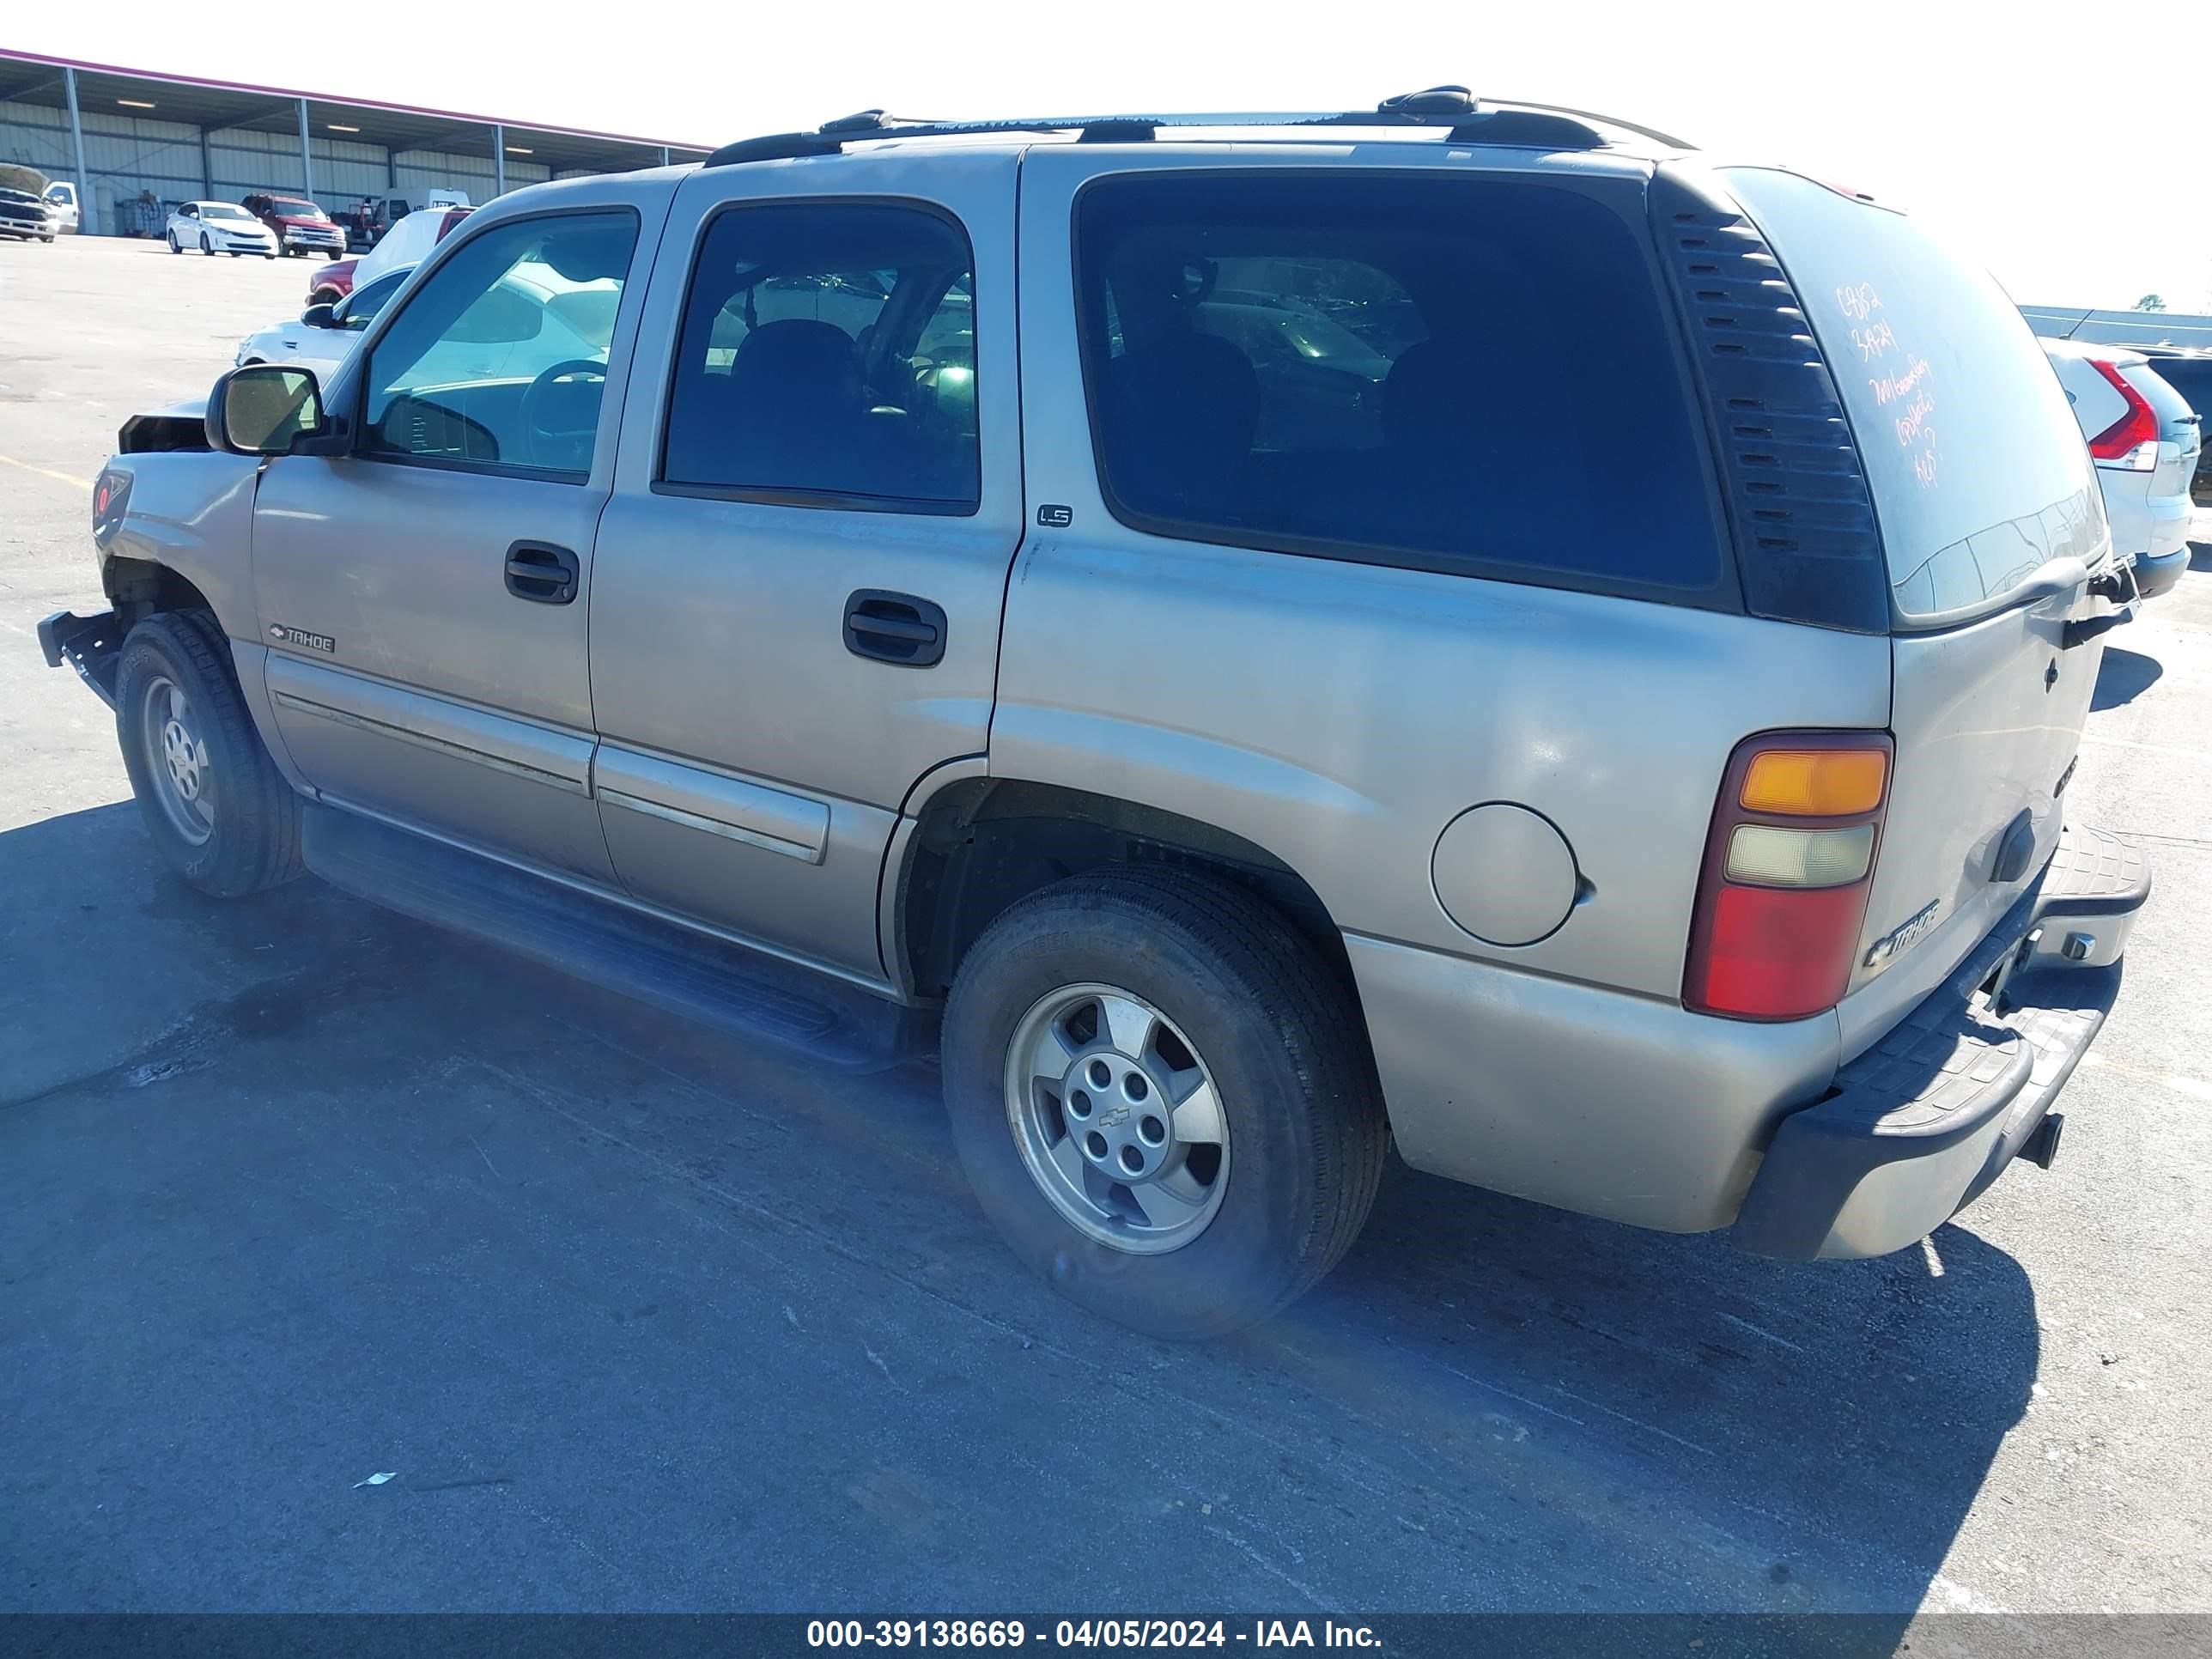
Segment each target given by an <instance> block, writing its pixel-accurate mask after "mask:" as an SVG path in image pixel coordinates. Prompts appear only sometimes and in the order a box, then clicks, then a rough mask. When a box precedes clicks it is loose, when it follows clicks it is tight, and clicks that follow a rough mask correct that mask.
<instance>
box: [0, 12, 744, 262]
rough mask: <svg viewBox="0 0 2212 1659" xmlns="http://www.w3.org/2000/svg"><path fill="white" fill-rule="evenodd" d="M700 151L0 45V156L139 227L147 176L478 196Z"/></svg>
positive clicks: (178, 183) (118, 227)
mask: <svg viewBox="0 0 2212 1659" xmlns="http://www.w3.org/2000/svg"><path fill="white" fill-rule="evenodd" d="M706 154H707V148H706V147H705V146H702V145H696V144H672V143H664V142H662V141H661V140H659V139H657V138H627V137H620V136H618V135H617V134H614V133H605V132H583V131H576V130H574V129H573V128H567V127H549V126H544V125H537V124H535V123H532V122H526V121H501V120H498V119H495V118H492V117H489V116H481V115H456V114H453V113H450V112H445V111H441V110H428V109H414V108H410V107H409V106H405V105H402V104H385V103H376V102H373V101H370V100H364V99H359V98H331V97H325V96H323V95H322V94H319V93H312V92H294V91H288V90H285V89H283V88H276V87H256V86H246V85H241V84H234V83H232V82H222V81H203V80H196V79H193V78H191V77H190V76H179V75H157V74H155V73H152V72H150V71H148V70H126V69H117V68H115V67H113V66H112V65H110V64H83V63H75V62H72V61H70V60H69V59H67V58H44V57H40V56H37V55H36V54H33V53H30V52H0V161H20V162H22V163H24V164H26V165H27V166H30V167H36V168H37V169H38V170H39V171H40V172H41V173H45V174H46V176H47V177H48V178H49V179H70V180H74V181H75V182H76V188H77V197H78V199H79V200H80V201H81V202H82V204H83V212H84V222H83V224H82V229H84V230H85V231H87V232H91V233H95V234H106V235H117V234H137V233H139V232H141V231H142V230H143V229H144V226H143V222H142V217H141V215H140V212H139V210H138V209H137V206H136V204H137V203H138V202H139V200H140V197H141V194H142V192H150V193H151V194H152V195H153V197H154V198H155V200H156V201H157V202H158V203H160V204H161V211H162V213H163V214H164V215H166V213H167V209H168V207H169V206H170V205H172V204H175V203H178V202H185V201H191V200H194V199H196V198H201V197H205V198H210V199H214V200H220V201H233V202H234V201H236V200H237V199H238V198H239V197H240V196H243V195H245V194H246V192H247V191H272V192H291V193H295V194H299V195H303V196H307V197H312V198H313V199H315V200H318V201H320V202H321V203H322V204H323V205H324V206H325V207H326V208H336V207H338V206H341V205H343V204H345V203H347V202H350V201H353V200H356V199H357V198H359V197H363V196H374V195H378V194H391V195H397V196H403V197H420V196H421V195H422V193H423V192H424V191H430V190H441V189H445V190H460V191H467V192H468V195H469V198H470V199H471V201H476V202H483V201H486V200H488V199H489V198H490V197H493V196H496V195H498V194H500V193H501V191H508V190H513V189H515V188H518V187H519V186H520V185H529V184H536V183H538V182H539V181H541V180H543V179H566V178H570V177H573V176H574V175H576V174H578V173H622V172H627V171H629V169H631V168H634V167H659V166H660V165H662V164H664V163H665V162H668V161H699V160H702V159H703V158H704V157H705V155H706ZM159 229H160V220H159V219H156V220H155V222H154V225H153V229H152V233H151V234H159Z"/></svg>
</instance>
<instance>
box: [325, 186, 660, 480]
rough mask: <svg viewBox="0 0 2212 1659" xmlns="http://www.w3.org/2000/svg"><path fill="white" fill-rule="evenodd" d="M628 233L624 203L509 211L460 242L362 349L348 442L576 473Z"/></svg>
mask: <svg viewBox="0 0 2212 1659" xmlns="http://www.w3.org/2000/svg"><path fill="white" fill-rule="evenodd" d="M636 245H637V216H635V214H633V213H630V212H628V211H626V210H622V211H610V212H603V213H574V214H562V215H558V216H553V217H549V218H543V219H520V220H516V221H514V222H512V223H508V224H504V225H500V226H498V227H496V228H494V229H492V230H489V231H488V232H486V233H485V234H483V235H481V236H477V237H475V238H473V239H472V240H470V241H469V242H467V243H466V244H465V245H464V246H462V247H461V248H460V249H459V251H457V252H455V253H454V255H453V258H449V259H447V261H446V262H445V263H444V264H441V265H440V266H439V267H438V269H437V270H435V271H434V272H433V273H432V274H431V275H430V276H429V277H428V279H427V280H426V281H425V282H424V283H422V286H421V287H420V288H419V289H416V291H415V292H414V294H413V295H410V297H409V300H408V302H407V306H406V308H405V309H404V310H403V311H402V312H401V313H399V315H398V319H396V320H395V321H394V322H393V324H392V326H391V327H390V328H389V329H387V330H386V331H385V333H384V335H383V337H381V338H380V339H379V340H378V341H377V342H376V344H375V346H374V348H373V349H372V350H371V352H370V355H369V363H368V374H366V375H365V376H364V377H363V379H364V382H365V394H364V396H365V402H364V404H363V406H362V436H361V444H360V448H361V451H362V453H365V454H370V455H379V454H381V455H390V456H399V457H409V458H412V459H421V460H428V461H436V462H441V463H445V464H460V465H496V466H499V467H501V468H506V469H518V470H521V471H535V472H544V473H547V474H550V475H552V476H554V477H559V478H562V479H563V480H566V481H568V482H572V483H574V482H581V481H582V479H584V478H585V477H586V476H588V475H589V473H590V471H591V469H592V453H593V449H594V447H595V445H596V442H597V440H598V436H599V405H600V402H601V398H602V394H603V392H604V391H605V385H606V364H607V346H608V342H609V341H610V340H611V338H612V337H613V335H614V325H615V317H616V314H617V312H618V311H619V310H620V308H621V305H622V292H623V283H624V282H625V281H626V280H627V278H628V276H629V264H630V256H631V254H632V252H633V251H634V250H635V247H636Z"/></svg>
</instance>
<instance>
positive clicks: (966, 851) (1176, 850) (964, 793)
mask: <svg viewBox="0 0 2212 1659" xmlns="http://www.w3.org/2000/svg"><path fill="white" fill-rule="evenodd" d="M1117 864H1126V865H1141V866H1166V867H1170V868H1174V869H1183V870H1191V871H1195V872H1199V873H1201V874H1205V875H1209V876H1212V877H1215V878H1218V879H1220V880H1223V881H1226V882H1229V883H1231V884H1233V885H1237V886H1240V887H1243V888H1245V889H1246V890H1249V891H1251V892H1253V893H1255V894H1256V895H1258V896H1260V897H1261V898H1263V899H1265V900H1266V901H1267V902H1268V903H1269V904H1271V905H1273V907H1274V908H1276V909H1278V910H1279V911H1280V912H1281V913H1282V914H1283V915H1285V916H1286V917H1287V918H1289V920H1290V921H1291V925H1292V926H1294V927H1296V928H1297V930H1298V932H1299V933H1301V934H1303V935H1304V937H1305V938H1306V939H1308V940H1309V942H1310V943H1311V944H1312V945H1313V946H1314V948H1315V949H1316V951H1318V952H1319V953H1320V954H1321V957H1322V960H1324V961H1326V962H1328V963H1329V964H1330V965H1331V967H1332V968H1333V969H1334V970H1335V971H1336V973H1337V974H1338V975H1339V976H1340V978H1341V979H1342V981H1343V982H1344V985H1345V987H1346V992H1347V993H1348V994H1352V995H1353V996H1354V997H1355V1000H1356V997H1357V992H1356V990H1355V988H1354V987H1353V984H1352V965H1351V962H1350V960H1349V958H1348V957H1346V954H1345V949H1344V938H1343V935H1342V934H1341V933H1339V932H1338V930H1337V927H1336V923H1335V922H1334V920H1333V919H1332V918H1331V917H1330V915H1329V914H1328V907H1327V906H1326V905H1324V904H1323V903H1322V901H1321V897H1320V896H1319V895H1318V894H1316V892H1315V891H1314V890H1313V889H1312V888H1311V887H1310V886H1309V885H1308V884H1306V882H1305V880H1304V878H1302V877H1300V876H1299V875H1298V873H1297V872H1296V871H1294V870H1292V869H1291V867H1290V866H1288V865H1286V864H1285V863H1284V862H1283V861H1282V860H1279V859H1278V858H1276V857H1274V856H1273V854H1269V853H1268V852H1267V851H1266V850H1265V849H1263V848H1260V847H1258V846H1256V845H1255V844H1254V843H1253V842H1249V841H1246V840H1245V839H1244V838H1243V836H1236V835H1231V834H1230V833H1229V832H1228V831H1226V830H1223V829H1216V828H1214V827H1213V826H1212V825H1211V824H1208V823H1202V822H1200V820H1198V819H1195V818H1187V817H1182V816H1181V815H1179V814H1177V813H1174V812H1168V811H1161V810H1160V809H1158V808H1157V807H1151V806H1141V805H1137V804H1135V803H1133V802H1131V801H1126V800H1121V799H1115V797H1113V796H1110V795H1094V794H1090V793H1085V792H1084V791H1081V790H1075V789H1066V788H1062V787H1059V786H1057V785H1052V784H1040V783H1028V782H1023V781H1012V780H1004V779H982V778H976V779H967V780H963V781H961V782H958V783H955V784H952V785H950V786H948V787H946V788H945V789H944V790H943V791H941V792H940V793H939V794H937V795H936V796H935V797H934V798H933V799H931V801H930V803H929V805H927V807H925V808H924V809H923V811H922V815H921V822H920V823H919V824H918V825H917V826H916V828H915V832H914V836H913V839H912V843H911V850H910V852H909V853H908V857H907V860H906V864H905V867H904V868H903V869H902V871H901V872H899V882H900V888H899V893H898V905H897V909H898V917H899V933H898V938H897V939H896V941H894V949H896V950H897V951H899V952H900V953H901V955H902V958H903V960H904V962H905V963H906V966H907V969H908V972H909V973H910V974H911V975H912V984H913V987H914V989H915V992H916V993H917V994H921V995H923V996H928V997H940V996H942V995H944V994H945V992H946V990H948V989H949V988H950V987H951V983H952V979H953V975H955V974H957V972H958V971H959V968H960V962H961V958H962V957H964V956H966V955H967V953H968V949H969V946H970V945H973V944H974V943H975V939H976V937H977V935H979V934H980V933H982V931H983V929H984V928H986V927H988V926H989V925H990V924H991V921H992V920H993V919H994V917H996V916H997V915H999V914H1000V912H1001V911H1003V910H1005V909H1006V907H1007V906H1009V905H1011V904H1013V903H1015V902H1018V900H1020V899H1023V898H1025V897H1027V896H1029V895H1030V894H1031V893H1034V892H1036V890H1039V889H1040V888H1043V887H1048V886H1050V885H1052V884H1054V882H1058V881H1064V880H1066V879H1067V878H1069V877H1071V876H1079V875H1086V874H1089V873H1091V872H1094V871H1097V870H1102V869H1105V868H1107V867H1109V866H1113V865H1117Z"/></svg>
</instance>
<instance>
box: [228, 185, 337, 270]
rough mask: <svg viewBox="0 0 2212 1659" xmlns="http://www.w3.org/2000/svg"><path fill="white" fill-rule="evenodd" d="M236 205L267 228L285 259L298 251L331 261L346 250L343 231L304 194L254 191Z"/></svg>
mask: <svg viewBox="0 0 2212 1659" xmlns="http://www.w3.org/2000/svg"><path fill="white" fill-rule="evenodd" d="M239 205H240V207H242V208H244V209H245V210H246V211H247V212H248V213H250V214H252V216H254V217H255V218H257V219H258V220H260V221H261V222H262V223H263V224H264V225H266V226H267V227H268V228H269V230H270V234H272V235H274V236H275V237H276V246H277V250H278V251H279V252H282V253H283V254H284V255H285V256H286V257H287V258H289V257H290V256H291V255H293V254H295V253H300V254H312V255H313V256H315V257H317V258H321V259H325V260H330V259H335V258H338V257H339V256H340V255H342V254H343V253H344V252H345V251H346V234H345V232H344V231H343V229H341V228H339V227H338V226H337V224H336V223H334V222H332V221H331V216H330V215H329V214H327V213H325V212H324V211H323V210H322V209H321V208H319V207H318V206H316V205H315V204H314V203H313V202H310V201H309V200H307V197H303V196H271V195H268V194H265V193H259V192H257V193H255V194H253V195H251V196H246V197H241V198H240V201H239Z"/></svg>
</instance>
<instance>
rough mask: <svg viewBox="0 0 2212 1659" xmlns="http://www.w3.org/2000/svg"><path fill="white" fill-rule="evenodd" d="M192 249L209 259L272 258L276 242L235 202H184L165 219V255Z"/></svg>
mask: <svg viewBox="0 0 2212 1659" xmlns="http://www.w3.org/2000/svg"><path fill="white" fill-rule="evenodd" d="M188 247H196V248H197V249H198V250H199V251H200V252H203V253H204V254H207V255H209V256H210V258H212V257H213V256H214V255H216V254H218V253H228V254H229V255H230V256H231V257H232V258H237V257H238V256H239V255H240V254H241V253H258V254H259V255H261V256H262V258H265V259H273V258H276V237H275V236H274V235H273V234H270V229H269V227H268V226H266V225H264V224H263V223H262V222H261V221H260V220H258V219H257V218H255V217H254V216H252V214H250V213H248V212H247V211H246V210H245V209H244V208H242V207H240V206H239V205H238V204H237V203H235V202H186V203H184V204H182V205H180V206H179V207H178V208H176V209H175V210H173V211H172V212H171V213H170V215H169V252H172V253H182V252H184V251H185V249H186V248H188Z"/></svg>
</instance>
